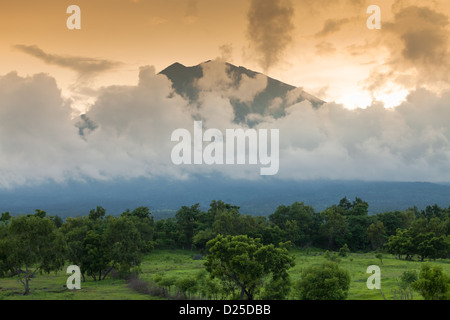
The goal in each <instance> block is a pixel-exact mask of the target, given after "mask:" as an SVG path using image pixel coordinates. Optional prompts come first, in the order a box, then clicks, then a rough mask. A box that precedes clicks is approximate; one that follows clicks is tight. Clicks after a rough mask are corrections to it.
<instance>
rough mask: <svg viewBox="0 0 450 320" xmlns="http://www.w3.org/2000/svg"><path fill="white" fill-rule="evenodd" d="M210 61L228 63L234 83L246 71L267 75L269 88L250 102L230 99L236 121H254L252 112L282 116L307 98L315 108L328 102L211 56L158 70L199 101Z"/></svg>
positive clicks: (249, 74)
mask: <svg viewBox="0 0 450 320" xmlns="http://www.w3.org/2000/svg"><path fill="white" fill-rule="evenodd" d="M210 63H225V65H226V68H227V74H228V76H230V77H231V78H232V79H233V85H234V86H238V85H239V83H240V81H241V80H242V76H243V75H245V76H247V77H248V78H251V79H254V78H255V77H256V76H257V75H262V76H264V77H266V78H267V86H266V88H265V89H264V90H263V91H261V92H260V93H258V94H256V96H255V97H254V99H253V101H251V102H250V103H244V102H241V101H238V100H237V99H230V103H231V105H232V106H233V108H234V112H235V122H236V123H247V124H249V125H252V123H250V122H249V121H248V119H247V116H248V115H249V114H252V113H255V114H259V115H261V116H265V115H271V116H273V117H274V118H280V117H283V116H285V115H286V113H285V109H286V108H287V107H288V106H290V105H292V104H295V103H299V102H302V101H305V100H307V101H310V102H311V104H312V106H313V107H314V108H319V107H320V106H321V105H323V104H324V103H325V101H323V100H321V99H319V98H317V97H315V96H313V95H311V94H309V93H307V92H305V91H303V89H302V88H299V87H295V86H292V85H289V84H286V83H284V82H282V81H280V80H277V79H274V78H271V77H269V76H267V75H265V74H263V73H260V72H256V71H253V70H250V69H247V68H245V67H243V66H235V65H233V64H231V63H228V62H216V61H214V60H208V61H205V62H202V63H200V64H198V65H195V66H189V67H187V66H184V65H183V64H181V63H179V62H175V63H173V64H171V65H170V66H168V67H167V68H165V69H163V70H162V71H161V72H159V73H158V74H161V75H165V76H166V77H167V78H168V79H169V80H170V81H171V82H172V86H173V89H174V90H175V92H176V93H177V94H179V95H181V96H184V97H187V98H188V99H189V100H190V101H191V102H196V101H197V100H198V98H199V95H200V92H201V90H200V89H199V88H198V87H196V83H197V81H198V80H199V79H201V78H202V77H203V75H204V73H203V67H204V66H205V65H208V64H210ZM294 90H298V92H296V97H295V95H294V97H295V99H292V98H290V99H288V96H289V95H290V94H291V93H293V92H294ZM291 96H292V95H291ZM274 104H277V107H276V108H273V105H274Z"/></svg>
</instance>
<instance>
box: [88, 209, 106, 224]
mask: <svg viewBox="0 0 450 320" xmlns="http://www.w3.org/2000/svg"><path fill="white" fill-rule="evenodd" d="M105 215H106V210H105V209H104V208H103V207H101V206H98V207H97V208H96V209H92V210H91V211H89V216H88V217H89V219H90V220H92V221H99V220H102V219H103V218H104V217H105Z"/></svg>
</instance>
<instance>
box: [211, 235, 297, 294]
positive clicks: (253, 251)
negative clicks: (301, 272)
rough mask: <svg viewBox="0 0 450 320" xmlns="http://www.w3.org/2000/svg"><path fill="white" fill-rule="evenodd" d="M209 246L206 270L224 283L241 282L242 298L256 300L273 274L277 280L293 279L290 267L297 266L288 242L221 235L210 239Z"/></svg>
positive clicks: (238, 284) (272, 277)
mask: <svg viewBox="0 0 450 320" xmlns="http://www.w3.org/2000/svg"><path fill="white" fill-rule="evenodd" d="M208 247H209V254H208V255H207V261H206V262H205V266H206V270H207V271H208V272H209V273H210V275H211V277H212V278H218V279H220V280H221V281H222V283H223V286H224V287H225V286H226V284H227V283H231V284H232V285H235V286H237V287H238V288H239V289H240V299H241V300H243V299H244V297H246V298H247V299H248V300H253V299H254V297H255V294H257V292H258V291H259V290H260V288H261V286H262V285H263V281H264V279H266V278H268V277H270V276H271V279H272V280H273V281H277V280H279V279H282V280H283V281H289V274H288V272H287V270H288V269H289V268H290V267H293V266H294V258H293V257H292V256H289V255H288V251H287V249H286V247H285V246H281V247H275V246H274V245H272V244H271V245H263V244H261V242H260V240H259V239H253V238H249V237H247V236H243V235H240V236H227V237H224V236H222V235H219V236H217V237H216V238H214V239H213V240H211V241H209V242H208Z"/></svg>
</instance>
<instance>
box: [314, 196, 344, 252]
mask: <svg viewBox="0 0 450 320" xmlns="http://www.w3.org/2000/svg"><path fill="white" fill-rule="evenodd" d="M321 216H322V219H323V223H322V225H321V226H320V229H319V233H320V234H321V236H322V237H323V238H324V239H325V240H326V243H327V247H328V249H331V250H333V249H336V248H340V247H341V246H343V245H344V243H345V238H346V236H347V233H348V223H347V221H346V217H345V211H344V209H343V208H342V207H339V206H336V205H333V206H332V207H329V208H327V209H326V210H325V211H323V212H322V213H321Z"/></svg>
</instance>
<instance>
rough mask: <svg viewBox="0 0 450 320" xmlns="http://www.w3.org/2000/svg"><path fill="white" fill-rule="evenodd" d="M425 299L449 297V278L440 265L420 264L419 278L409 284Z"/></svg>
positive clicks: (445, 298)
mask: <svg viewBox="0 0 450 320" xmlns="http://www.w3.org/2000/svg"><path fill="white" fill-rule="evenodd" d="M411 287H412V288H413V289H414V290H417V291H419V292H420V294H421V295H422V296H423V297H424V299H425V300H447V299H449V298H450V296H449V291H450V279H449V277H448V276H447V275H446V274H445V273H444V272H443V271H442V267H441V266H435V267H431V266H430V265H428V264H424V265H422V268H421V270H420V273H419V279H418V280H417V281H415V282H413V283H412V284H411Z"/></svg>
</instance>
